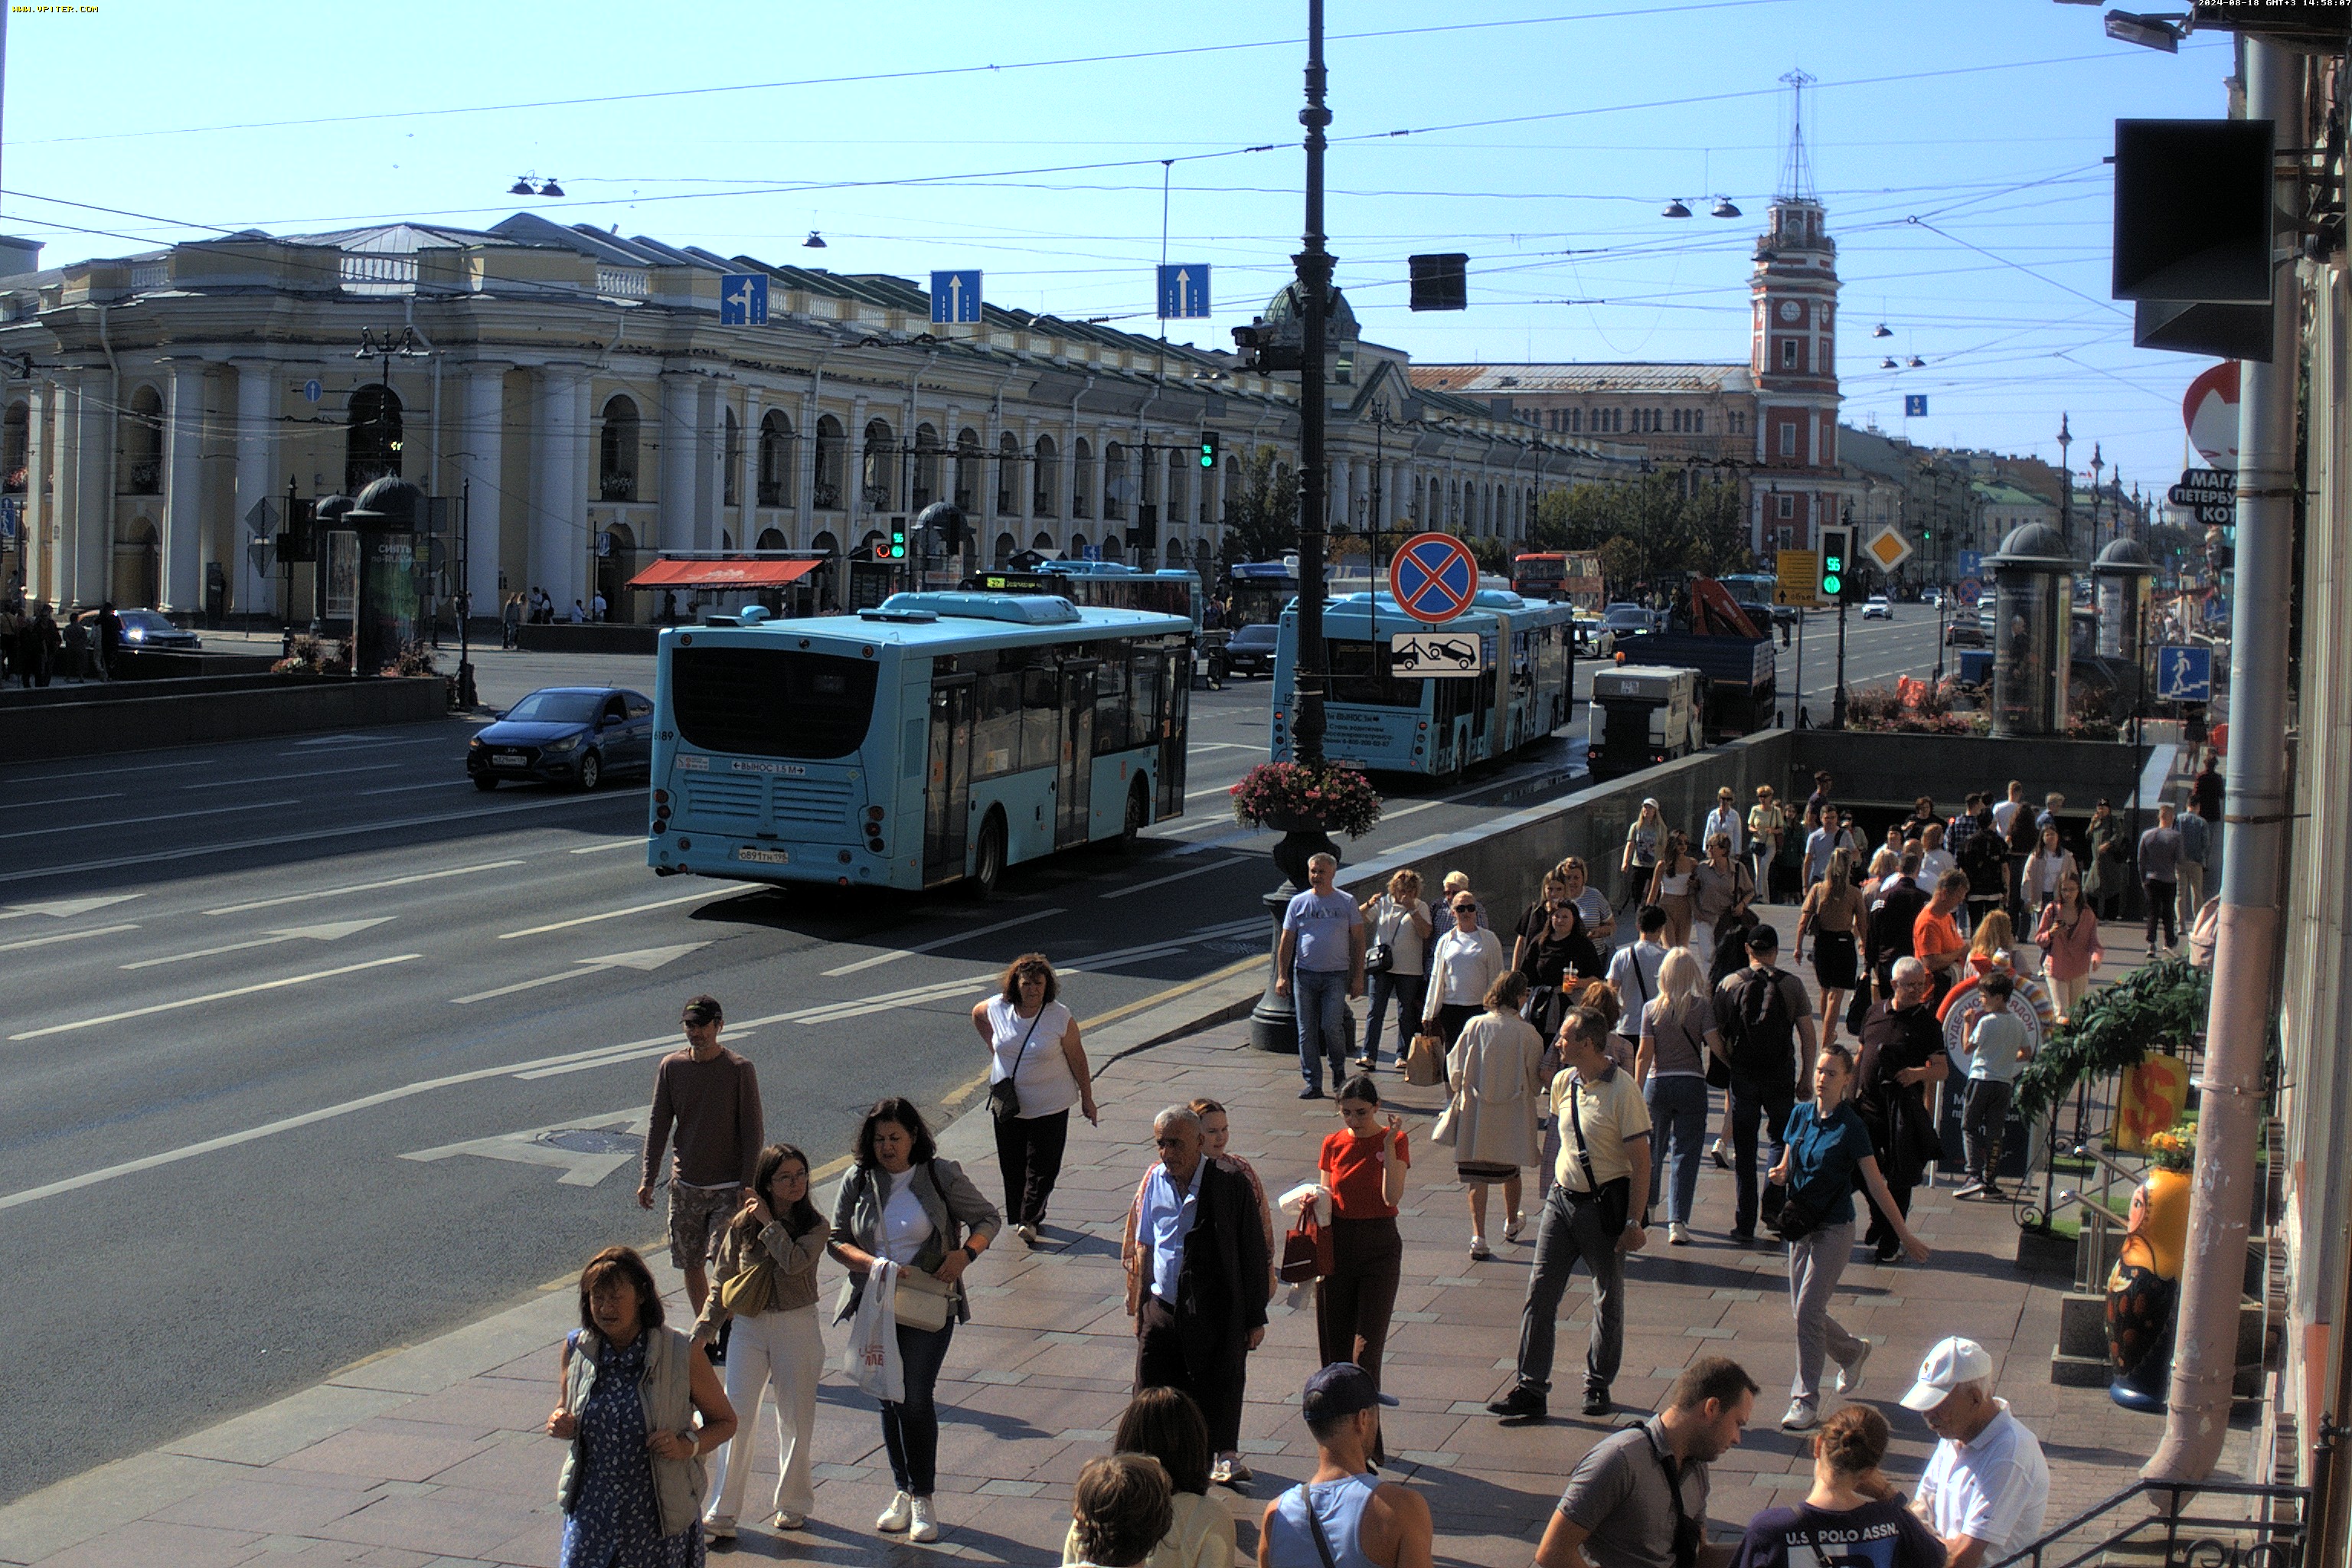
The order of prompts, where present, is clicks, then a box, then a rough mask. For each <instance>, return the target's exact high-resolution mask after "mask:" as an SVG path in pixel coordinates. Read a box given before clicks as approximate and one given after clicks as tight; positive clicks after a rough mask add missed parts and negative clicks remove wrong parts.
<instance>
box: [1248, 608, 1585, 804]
mask: <svg viewBox="0 0 2352 1568" xmlns="http://www.w3.org/2000/svg"><path fill="white" fill-rule="evenodd" d="M1574 622H1575V610H1574V609H1573V607H1571V606H1570V605H1567V604H1554V605H1547V604H1539V603H1538V602H1537V601H1535V600H1532V599H1522V598H1520V597H1519V596H1518V595H1517V594H1513V593H1507V592H1505V591H1502V590H1499V589H1493V588H1482V589H1480V590H1478V591H1477V593H1476V594H1475V595H1473V596H1472V598H1471V604H1470V608H1468V609H1466V610H1465V611H1463V612H1462V614H1460V615H1459V616H1455V617H1454V619H1452V620H1450V621H1447V622H1446V623H1444V626H1424V625H1423V624H1422V623H1421V622H1419V621H1416V620H1414V619H1413V618H1412V616H1408V615H1406V614H1405V613H1404V612H1403V611H1402V610H1401V609H1399V608H1398V607H1397V603H1396V601H1395V600H1394V599H1392V598H1391V597H1390V596H1389V595H1386V594H1378V595H1375V594H1349V595H1346V596H1345V597H1344V598H1339V599H1334V600H1332V601H1331V602H1330V603H1329V604H1328V605H1325V606H1324V607H1323V637H1324V643H1325V647H1326V648H1327V649H1328V655H1329V665H1328V668H1329V669H1330V671H1331V685H1330V689H1329V692H1328V697H1327V699H1326V700H1325V702H1324V705H1323V721H1324V734H1323V754H1324V755H1325V756H1327V757H1329V758H1331V759H1332V760H1334V761H1335V762H1349V763H1357V764H1359V765H1360V766H1361V767H1363V768H1365V769H1367V770H1369V771H1370V772H1373V773H1418V774H1421V775H1423V776H1424V777H1430V778H1452V777H1455V776H1457V775H1459V774H1460V773H1462V772H1463V770H1465V768H1469V767H1472V766H1475V764H1477V763H1485V762H1492V761H1495V760H1496V759H1498V758H1502V757H1507V756H1509V755H1510V754H1511V753H1512V752H1517V751H1518V750H1519V749H1520V748H1522V747H1524V746H1528V745H1532V744H1534V743H1535V742H1538V741H1540V740H1542V739H1543V738H1544V737H1546V736H1547V735H1549V734H1550V733H1551V732H1552V731H1555V730H1558V729H1559V728H1561V727H1562V726H1564V725H1565V724H1567V722H1568V716H1569V709H1570V705H1571V702H1572V693H1573V691H1574V688H1575V673H1576V653H1575V645H1574ZM1400 632H1433V633H1438V634H1441V635H1442V636H1443V637H1444V638H1446V639H1447V640H1449V641H1454V642H1462V643H1475V645H1476V650H1477V653H1478V656H1479V657H1478V662H1479V666H1480V673H1478V674H1476V675H1472V676H1453V677H1422V676H1415V675H1406V674H1400V673H1398V672H1397V670H1396V669H1395V668H1394V665H1393V661H1392V660H1391V638H1392V637H1394V636H1395V635H1396V634H1398V633H1400ZM1467 651H1468V650H1466V649H1465V653H1466V652H1467ZM1297 658H1298V609H1297V605H1292V606H1291V607H1289V608H1288V609H1286V610H1285V611H1283V613H1282V638H1281V641H1280V643H1279V644H1278V645H1277V646H1276V649H1275V664H1274V741H1273V756H1274V759H1275V760H1276V762H1283V761H1287V760H1288V759H1289V757H1290V754H1291V753H1290V730H1291V723H1292V719H1293V715H1294V714H1295V712H1296V710H1297V696H1296V691H1297V687H1296V677H1297Z"/></svg>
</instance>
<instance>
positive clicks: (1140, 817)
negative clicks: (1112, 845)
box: [1118, 779, 1151, 854]
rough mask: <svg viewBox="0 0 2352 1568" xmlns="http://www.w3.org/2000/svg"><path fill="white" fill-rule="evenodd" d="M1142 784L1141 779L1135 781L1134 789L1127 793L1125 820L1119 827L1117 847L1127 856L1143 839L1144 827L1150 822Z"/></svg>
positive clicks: (1148, 805) (1147, 802)
mask: <svg viewBox="0 0 2352 1568" xmlns="http://www.w3.org/2000/svg"><path fill="white" fill-rule="evenodd" d="M1143 783H1144V781H1143V780H1141V779H1138V780H1136V781H1135V787H1134V788H1132V789H1130V790H1129V791H1128V792H1127V820H1126V821H1125V822H1123V823H1121V824H1120V825H1119V830H1118V847H1119V848H1120V849H1121V850H1123V851H1125V852H1127V853H1129V854H1132V853H1133V852H1134V850H1135V847H1136V844H1137V843H1138V842H1139V840H1140V839H1141V838H1142V837H1143V829H1144V827H1145V826H1147V825H1148V824H1149V823H1150V820H1151V802H1150V800H1149V799H1148V798H1147V797H1146V796H1145V795H1144V793H1143Z"/></svg>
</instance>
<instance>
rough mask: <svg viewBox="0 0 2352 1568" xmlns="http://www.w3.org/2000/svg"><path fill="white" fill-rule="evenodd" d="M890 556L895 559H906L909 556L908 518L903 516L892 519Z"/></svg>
mask: <svg viewBox="0 0 2352 1568" xmlns="http://www.w3.org/2000/svg"><path fill="white" fill-rule="evenodd" d="M889 558H890V559H891V560H893V561H904V560H905V559H906V558H907V520H906V519H905V518H903V517H894V518H892V519H891V520H890V557H889Z"/></svg>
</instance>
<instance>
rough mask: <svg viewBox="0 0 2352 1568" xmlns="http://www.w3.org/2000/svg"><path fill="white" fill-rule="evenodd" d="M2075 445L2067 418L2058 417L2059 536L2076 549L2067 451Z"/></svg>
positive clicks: (2071, 478) (2072, 498)
mask: <svg viewBox="0 0 2352 1568" xmlns="http://www.w3.org/2000/svg"><path fill="white" fill-rule="evenodd" d="M2073 445H2074V432H2073V431H2071V430H2069V429H2067V428H2066V416H2064V415H2063V414H2061V415H2060V416H2058V536H2059V537H2060V538H2061V539H2063V540H2064V541H2065V542H2066V548H2067V549H2068V550H2070V551H2071V550H2073V549H2074V465H2073V463H2072V462H2071V461H2070V460H2069V458H2067V456H2066V449H2067V448H2068V447H2072V446H2073Z"/></svg>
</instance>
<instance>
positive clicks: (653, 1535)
mask: <svg viewBox="0 0 2352 1568" xmlns="http://www.w3.org/2000/svg"><path fill="white" fill-rule="evenodd" d="M557 1386H558V1387H559V1388H560V1389H561V1390H562V1403H561V1404H559V1405H557V1406H556V1407H555V1412H554V1414H553V1415H550V1416H549V1417H548V1418H547V1433H548V1436H551V1437H560V1438H562V1439H564V1440H566V1441H568V1442H569V1443H570V1444H571V1445H572V1452H571V1453H570V1454H569V1455H568V1456H566V1458H564V1461H563V1476H562V1480H561V1481H560V1482H559V1483H558V1484H557V1491H556V1495H557V1500H558V1501H559V1502H561V1503H562V1508H563V1554H562V1558H561V1559H560V1561H561V1563H562V1568H702V1560H703V1542H702V1498H703V1492H704V1489H705V1486H706V1482H705V1479H704V1477H703V1471H702V1456H703V1455H704V1454H707V1453H709V1452H710V1450H712V1449H713V1448H716V1447H719V1445H720V1444H722V1443H724V1442H726V1441H727V1439H728V1438H730V1436H734V1433H735V1411H734V1407H733V1406H731V1405H729V1404H728V1403H727V1392H726V1390H725V1389H723V1388H722V1387H720V1386H719V1373H718V1370H717V1369H716V1368H714V1367H713V1366H712V1365H711V1364H710V1362H709V1358H707V1357H705V1356H703V1355H701V1354H700V1353H698V1352H696V1351H695V1349H694V1348H693V1346H692V1344H691V1342H689V1341H688V1339H687V1336H686V1335H684V1334H682V1333H680V1332H679V1331H677V1330H676V1329H672V1328H667V1327H665V1326H663V1323H662V1304H661V1292H660V1291H659V1290H658V1289H656V1288H655V1285H654V1277H653V1274H652V1272H651V1271H650V1270H649V1269H647V1268H646V1264H645V1259H644V1258H639V1257H638V1256H637V1254H636V1253H635V1251H634V1250H633V1249H631V1248H629V1247H606V1248H605V1249H604V1251H602V1252H600V1253H598V1254H597V1255H596V1256H595V1257H594V1258H590V1259H589V1260H588V1267H587V1268H584V1269H583V1270H582V1271H581V1274H580V1327H579V1328H578V1329H576V1330H575V1331H572V1333H571V1334H569V1335H567V1336H565V1339H564V1342H563V1367H562V1376H561V1378H560V1379H559V1380H558V1384H557Z"/></svg>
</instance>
